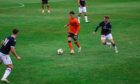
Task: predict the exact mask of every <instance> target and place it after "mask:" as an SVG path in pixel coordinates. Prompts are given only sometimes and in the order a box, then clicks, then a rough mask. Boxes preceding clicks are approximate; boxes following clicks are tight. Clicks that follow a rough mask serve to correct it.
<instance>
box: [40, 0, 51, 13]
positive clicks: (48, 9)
mask: <svg viewBox="0 0 140 84" xmlns="http://www.w3.org/2000/svg"><path fill="white" fill-rule="evenodd" d="M45 4H46V6H47V11H48V13H50V6H49V4H48V0H42V13H44V12H45V11H44V8H45Z"/></svg>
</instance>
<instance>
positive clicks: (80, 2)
mask: <svg viewBox="0 0 140 84" xmlns="http://www.w3.org/2000/svg"><path fill="white" fill-rule="evenodd" d="M78 5H79V14H78V21H79V23H80V17H81V14H82V13H83V14H84V16H85V22H88V17H87V8H86V0H78Z"/></svg>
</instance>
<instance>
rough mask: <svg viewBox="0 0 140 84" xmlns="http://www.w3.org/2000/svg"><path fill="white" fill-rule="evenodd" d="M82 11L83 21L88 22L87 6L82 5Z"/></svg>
mask: <svg viewBox="0 0 140 84" xmlns="http://www.w3.org/2000/svg"><path fill="white" fill-rule="evenodd" d="M82 10H83V13H84V16H85V22H89V21H88V16H87V8H86V7H83V9H82Z"/></svg>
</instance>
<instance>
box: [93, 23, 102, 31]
mask: <svg viewBox="0 0 140 84" xmlns="http://www.w3.org/2000/svg"><path fill="white" fill-rule="evenodd" d="M101 25H102V23H100V24H99V25H98V26H97V27H96V28H95V30H94V31H93V34H95V33H96V32H97V31H98V29H99V28H100V27H101Z"/></svg>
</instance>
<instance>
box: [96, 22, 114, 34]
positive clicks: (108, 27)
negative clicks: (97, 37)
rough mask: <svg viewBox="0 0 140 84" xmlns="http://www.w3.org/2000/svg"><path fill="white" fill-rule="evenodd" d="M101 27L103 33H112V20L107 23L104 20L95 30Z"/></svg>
mask: <svg viewBox="0 0 140 84" xmlns="http://www.w3.org/2000/svg"><path fill="white" fill-rule="evenodd" d="M100 27H101V35H108V34H109V33H111V29H112V25H111V23H110V22H108V23H106V22H104V21H102V22H101V23H100V24H99V25H98V26H97V27H96V29H95V32H96V31H97V30H98V29H99V28H100Z"/></svg>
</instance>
